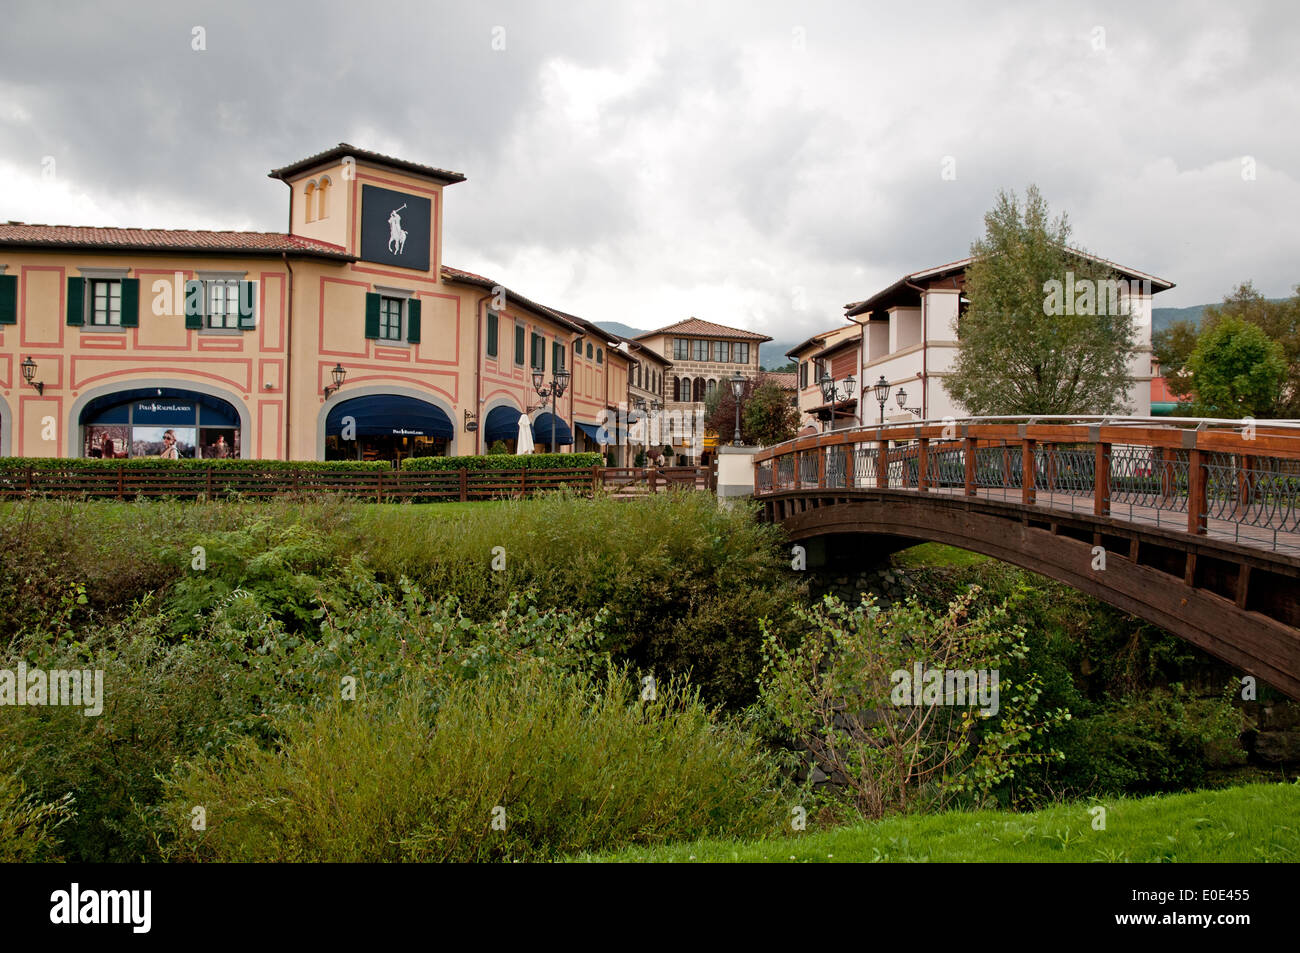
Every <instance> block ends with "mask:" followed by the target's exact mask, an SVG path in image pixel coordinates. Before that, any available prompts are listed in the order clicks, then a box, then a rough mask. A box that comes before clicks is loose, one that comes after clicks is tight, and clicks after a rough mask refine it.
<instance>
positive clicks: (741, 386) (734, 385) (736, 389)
mask: <svg viewBox="0 0 1300 953" xmlns="http://www.w3.org/2000/svg"><path fill="white" fill-rule="evenodd" d="M744 390H745V378H743V377H741V376H740V374H739V372H738V373H737V374H736V375H735V376H734V377H732V378H731V396H732V397H734V398H736V435H735V436H734V437H733V438H732V440H731V443H732V446H736V447H739V446H742V445H743V441H742V440H741V439H740V395H741V394H742V393H743V392H744Z"/></svg>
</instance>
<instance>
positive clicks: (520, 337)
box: [515, 324, 524, 364]
mask: <svg viewBox="0 0 1300 953" xmlns="http://www.w3.org/2000/svg"><path fill="white" fill-rule="evenodd" d="M515 363H516V364H522V363H524V329H523V328H522V327H521V326H520V325H518V324H516V325H515Z"/></svg>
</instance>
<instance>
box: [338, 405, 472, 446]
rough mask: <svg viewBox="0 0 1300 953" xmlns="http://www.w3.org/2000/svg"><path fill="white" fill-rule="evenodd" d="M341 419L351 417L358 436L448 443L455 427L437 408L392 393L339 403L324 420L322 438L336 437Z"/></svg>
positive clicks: (454, 432) (340, 430) (339, 429)
mask: <svg viewBox="0 0 1300 953" xmlns="http://www.w3.org/2000/svg"><path fill="white" fill-rule="evenodd" d="M344 417H351V418H352V419H353V420H354V421H355V422H356V428H357V430H356V432H357V436H358V437H392V436H396V437H440V438H442V439H444V440H450V439H451V438H452V437H453V436H455V434H456V428H455V427H453V426H452V423H451V420H450V418H448V417H447V415H446V414H445V413H443V411H442V409H441V408H439V407H437V406H435V405H434V404H430V403H428V402H426V401H423V400H416V399H415V398H414V397H399V396H397V395H396V394H372V395H370V396H369V397H353V398H352V399H351V400H345V401H342V402H340V403H339V404H337V405H335V407H334V408H333V409H332V410H331V411H330V412H329V416H328V417H326V418H325V434H326V436H330V437H336V436H338V435H340V434H341V433H342V432H343V418H344Z"/></svg>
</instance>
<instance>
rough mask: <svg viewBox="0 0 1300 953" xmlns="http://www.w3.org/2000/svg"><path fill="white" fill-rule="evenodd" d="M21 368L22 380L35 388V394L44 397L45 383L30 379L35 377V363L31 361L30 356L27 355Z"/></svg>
mask: <svg viewBox="0 0 1300 953" xmlns="http://www.w3.org/2000/svg"><path fill="white" fill-rule="evenodd" d="M21 366H22V369H23V380H25V381H26V382H27V383H29V384H31V385H32V386H33V387H35V388H36V393H38V394H40V395H41V396H44V395H45V382H44V381H37V380H32V378H34V377H35V376H36V362H35V361H33V360H32V356H31V355H30V354H28V355H27V360H25V361H23V363H22V365H21Z"/></svg>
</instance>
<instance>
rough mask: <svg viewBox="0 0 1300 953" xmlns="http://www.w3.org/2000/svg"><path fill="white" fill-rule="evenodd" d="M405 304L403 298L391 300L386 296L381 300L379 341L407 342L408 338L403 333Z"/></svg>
mask: <svg viewBox="0 0 1300 953" xmlns="http://www.w3.org/2000/svg"><path fill="white" fill-rule="evenodd" d="M403 303H404V302H403V300H402V299H401V298H390V297H388V296H386V295H385V296H383V297H381V298H380V299H379V340H381V341H405V340H406V336H405V335H404V334H403V333H402V311H403V308H402V305H403Z"/></svg>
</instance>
